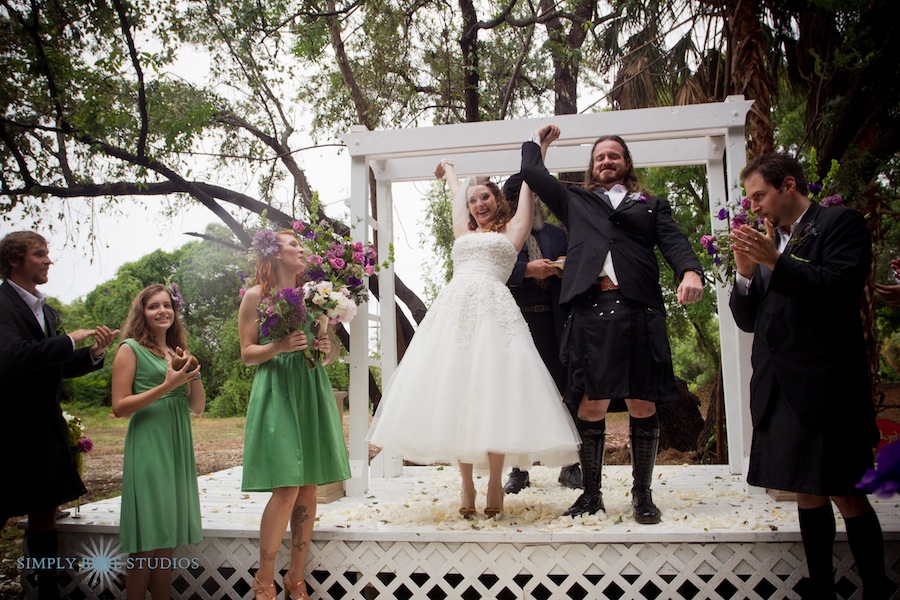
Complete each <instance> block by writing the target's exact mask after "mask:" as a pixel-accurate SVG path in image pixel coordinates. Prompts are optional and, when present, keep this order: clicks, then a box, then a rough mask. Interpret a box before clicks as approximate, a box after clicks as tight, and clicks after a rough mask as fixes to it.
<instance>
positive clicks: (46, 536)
mask: <svg viewBox="0 0 900 600" xmlns="http://www.w3.org/2000/svg"><path fill="white" fill-rule="evenodd" d="M25 543H26V545H27V551H28V556H29V557H30V558H33V559H35V560H40V559H48V558H50V559H55V558H56V553H57V547H56V530H55V529H54V530H52V531H26V532H25ZM34 573H35V576H36V577H37V588H38V600H59V587H58V581H57V571H56V568H55V565H52V566H51V567H50V568H43V569H35V571H34Z"/></svg>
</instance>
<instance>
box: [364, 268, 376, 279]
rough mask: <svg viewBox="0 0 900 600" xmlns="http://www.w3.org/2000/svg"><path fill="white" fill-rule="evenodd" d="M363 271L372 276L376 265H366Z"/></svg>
mask: <svg viewBox="0 0 900 600" xmlns="http://www.w3.org/2000/svg"><path fill="white" fill-rule="evenodd" d="M363 271H365V272H366V275H369V276H372V275H373V274H374V273H375V265H366V266H365V267H363Z"/></svg>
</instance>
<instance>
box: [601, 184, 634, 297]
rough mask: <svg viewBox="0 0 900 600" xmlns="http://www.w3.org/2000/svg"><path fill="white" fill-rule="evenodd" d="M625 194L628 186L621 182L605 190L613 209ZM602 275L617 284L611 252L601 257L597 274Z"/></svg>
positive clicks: (620, 202)
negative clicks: (600, 267) (601, 266)
mask: <svg viewBox="0 0 900 600" xmlns="http://www.w3.org/2000/svg"><path fill="white" fill-rule="evenodd" d="M627 195H628V188H626V187H625V186H624V185H622V184H621V183H617V184H616V185H614V186H612V187H611V188H610V189H609V190H606V196H607V197H608V198H609V201H610V203H611V204H612V207H613V210H615V209H617V208H619V205H620V204H622V200H624V199H625V196H627ZM604 275H606V276H607V277H609V278H610V279H611V280H612V282H613V283H614V284H615V285H619V280H618V278H617V277H616V269H615V267H614V266H613V259H612V252H607V253H606V258H604V259H603V268H602V269H600V275H599V276H600V277H602V276H604Z"/></svg>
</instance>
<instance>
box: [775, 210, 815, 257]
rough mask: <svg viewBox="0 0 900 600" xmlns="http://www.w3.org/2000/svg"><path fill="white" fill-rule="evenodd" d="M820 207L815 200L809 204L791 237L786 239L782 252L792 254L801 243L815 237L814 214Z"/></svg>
mask: <svg viewBox="0 0 900 600" xmlns="http://www.w3.org/2000/svg"><path fill="white" fill-rule="evenodd" d="M821 209H822V207H821V206H819V205H818V204H816V203H815V202H813V203H811V204H810V205H809V208H808V209H807V210H806V214H804V215H803V218H802V219H800V223H799V224H798V225H797V230H796V231H795V232H793V233H792V234H791V239H790V240H788V243H787V246H785V247H784V250H783V251H782V254H793V253H794V250H797V249H798V248H800V247H802V246H803V244H805V243H808V242H809V241H811V238H813V237H815V235H816V232H814V231H813V230H814V229H815V223H816V215H818V214H819V211H820V210H821Z"/></svg>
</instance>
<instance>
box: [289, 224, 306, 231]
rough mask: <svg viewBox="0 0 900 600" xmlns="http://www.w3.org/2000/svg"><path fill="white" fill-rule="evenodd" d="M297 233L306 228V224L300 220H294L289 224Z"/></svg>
mask: <svg viewBox="0 0 900 600" xmlns="http://www.w3.org/2000/svg"><path fill="white" fill-rule="evenodd" d="M291 229H293V230H294V231H295V232H297V233H302V232H303V230H304V229H306V225H305V224H304V223H303V222H302V221H294V224H293V225H292V226H291Z"/></svg>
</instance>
